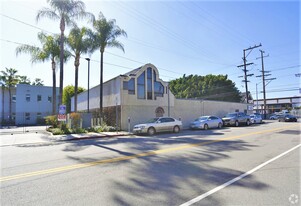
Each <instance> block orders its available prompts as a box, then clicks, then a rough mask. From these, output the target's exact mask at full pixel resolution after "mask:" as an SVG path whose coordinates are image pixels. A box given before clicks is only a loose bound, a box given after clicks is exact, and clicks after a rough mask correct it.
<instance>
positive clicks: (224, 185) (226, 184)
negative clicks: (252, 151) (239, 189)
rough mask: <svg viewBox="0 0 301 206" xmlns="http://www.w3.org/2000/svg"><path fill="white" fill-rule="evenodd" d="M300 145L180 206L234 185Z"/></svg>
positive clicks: (188, 205)
mask: <svg viewBox="0 0 301 206" xmlns="http://www.w3.org/2000/svg"><path fill="white" fill-rule="evenodd" d="M300 146H301V144H299V145H297V146H295V147H293V148H291V149H289V150H287V151H286V152H283V153H282V154H280V155H278V156H276V157H274V158H273V159H270V160H268V161H266V162H264V163H262V164H261V165H258V166H257V167H255V168H253V169H251V170H250V171H248V172H246V173H244V174H242V175H240V176H238V177H236V178H234V179H232V180H230V181H228V182H226V183H224V184H222V185H220V186H218V187H216V188H214V189H212V190H210V191H208V192H206V193H204V194H202V195H200V196H198V197H196V198H193V199H192V200H190V201H188V202H185V203H183V204H181V205H180V206H190V205H192V204H194V203H197V202H199V201H201V200H202V199H204V198H206V197H208V196H209V195H212V194H214V193H216V192H218V191H219V190H221V189H224V188H225V187H228V186H229V185H232V184H233V183H235V182H237V181H239V180H241V179H242V178H244V177H246V176H248V175H250V174H252V173H253V172H256V171H257V170H259V169H261V168H262V167H264V166H266V165H268V164H270V163H271V162H274V161H275V160H277V159H279V158H281V157H282V156H284V155H286V154H288V153H290V152H292V151H294V150H295V149H298V148H299V147H300Z"/></svg>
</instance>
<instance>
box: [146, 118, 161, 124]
mask: <svg viewBox="0 0 301 206" xmlns="http://www.w3.org/2000/svg"><path fill="white" fill-rule="evenodd" d="M158 119H159V118H152V119H150V120H148V121H147V122H146V123H155V122H156V121H158Z"/></svg>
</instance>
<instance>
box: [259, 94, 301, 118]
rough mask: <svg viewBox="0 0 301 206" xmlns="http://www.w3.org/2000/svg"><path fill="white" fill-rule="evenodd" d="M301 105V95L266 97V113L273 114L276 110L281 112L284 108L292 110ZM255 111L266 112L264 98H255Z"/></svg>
mask: <svg viewBox="0 0 301 206" xmlns="http://www.w3.org/2000/svg"><path fill="white" fill-rule="evenodd" d="M300 106H301V96H295V97H281V98H268V99H266V108H265V110H266V114H273V113H275V112H281V111H282V110H292V109H294V108H296V107H300ZM253 109H254V111H256V112H258V113H260V114H263V113H264V100H263V99H258V100H254V105H253Z"/></svg>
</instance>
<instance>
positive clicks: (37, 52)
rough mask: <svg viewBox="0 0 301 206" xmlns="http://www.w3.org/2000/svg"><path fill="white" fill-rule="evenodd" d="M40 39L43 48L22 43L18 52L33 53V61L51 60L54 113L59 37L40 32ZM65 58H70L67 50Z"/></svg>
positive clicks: (54, 106) (54, 109) (53, 110)
mask: <svg viewBox="0 0 301 206" xmlns="http://www.w3.org/2000/svg"><path fill="white" fill-rule="evenodd" d="M38 39H39V41H40V42H41V44H42V48H39V47H35V46H30V45H22V46H19V47H17V48H16V54H17V55H18V54H20V53H28V54H30V55H31V62H32V63H37V62H44V61H46V60H50V61H51V69H52V114H53V115H54V114H56V107H57V106H56V62H57V60H58V59H59V56H60V46H59V37H58V36H50V35H46V34H44V33H39V34H38ZM64 57H65V59H67V58H68V56H67V54H66V52H65V56H64Z"/></svg>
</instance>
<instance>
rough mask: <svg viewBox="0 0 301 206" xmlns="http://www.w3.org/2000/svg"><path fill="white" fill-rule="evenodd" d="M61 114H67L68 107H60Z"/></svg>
mask: <svg viewBox="0 0 301 206" xmlns="http://www.w3.org/2000/svg"><path fill="white" fill-rule="evenodd" d="M59 114H66V105H60V106H59Z"/></svg>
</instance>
